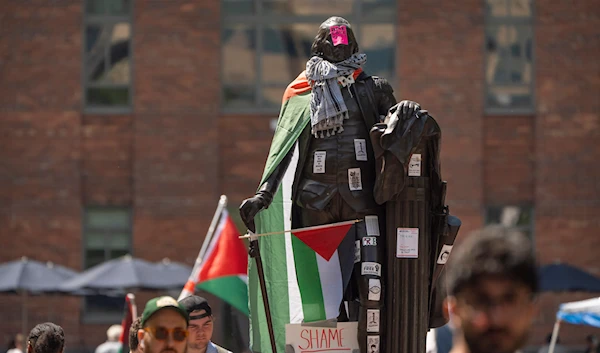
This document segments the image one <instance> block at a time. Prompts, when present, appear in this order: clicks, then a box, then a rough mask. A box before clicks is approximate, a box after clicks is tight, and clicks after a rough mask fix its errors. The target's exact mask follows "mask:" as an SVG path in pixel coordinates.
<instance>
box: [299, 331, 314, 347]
mask: <svg viewBox="0 0 600 353" xmlns="http://www.w3.org/2000/svg"><path fill="white" fill-rule="evenodd" d="M305 333H309V334H310V332H309V330H302V331H300V338H303V339H304V340H305V341H306V347H302V346H300V345H298V348H300V349H308V347H310V339H308V338H306V337H304V334H305ZM311 348H312V347H311Z"/></svg>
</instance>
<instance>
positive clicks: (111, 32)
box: [83, 0, 133, 113]
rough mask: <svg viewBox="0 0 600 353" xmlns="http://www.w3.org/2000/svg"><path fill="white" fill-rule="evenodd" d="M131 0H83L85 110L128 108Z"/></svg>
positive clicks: (129, 104) (123, 109)
mask: <svg viewBox="0 0 600 353" xmlns="http://www.w3.org/2000/svg"><path fill="white" fill-rule="evenodd" d="M132 3H133V1H131V0H86V1H85V19H84V22H85V25H84V38H83V40H84V58H83V60H84V65H83V71H84V72H83V85H84V90H83V91H84V92H83V97H84V109H85V110H86V111H92V112H111V111H112V112H115V113H122V112H124V111H127V110H128V109H129V108H130V107H131V12H132Z"/></svg>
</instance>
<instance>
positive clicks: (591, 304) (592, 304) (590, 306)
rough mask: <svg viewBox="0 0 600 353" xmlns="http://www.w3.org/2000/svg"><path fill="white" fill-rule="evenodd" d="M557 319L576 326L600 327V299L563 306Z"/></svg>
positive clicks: (557, 314)
mask: <svg viewBox="0 0 600 353" xmlns="http://www.w3.org/2000/svg"><path fill="white" fill-rule="evenodd" d="M556 319H557V320H560V321H564V322H568V323H570V324H575V325H589V326H594V327H600V297H599V298H593V299H587V300H581V301H577V302H570V303H564V304H561V305H560V309H559V310H558V313H556Z"/></svg>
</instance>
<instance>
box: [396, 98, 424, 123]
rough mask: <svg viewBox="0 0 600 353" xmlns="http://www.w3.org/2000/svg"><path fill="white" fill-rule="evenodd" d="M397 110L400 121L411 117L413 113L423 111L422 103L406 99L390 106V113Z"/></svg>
mask: <svg viewBox="0 0 600 353" xmlns="http://www.w3.org/2000/svg"><path fill="white" fill-rule="evenodd" d="M393 111H396V112H397V114H398V118H399V120H400V121H404V120H407V119H410V118H411V117H412V116H413V115H415V114H416V113H418V112H419V111H421V105H420V104H419V103H417V102H413V101H409V100H404V101H402V102H400V103H398V104H396V105H395V106H393V107H391V108H390V113H392V112H393Z"/></svg>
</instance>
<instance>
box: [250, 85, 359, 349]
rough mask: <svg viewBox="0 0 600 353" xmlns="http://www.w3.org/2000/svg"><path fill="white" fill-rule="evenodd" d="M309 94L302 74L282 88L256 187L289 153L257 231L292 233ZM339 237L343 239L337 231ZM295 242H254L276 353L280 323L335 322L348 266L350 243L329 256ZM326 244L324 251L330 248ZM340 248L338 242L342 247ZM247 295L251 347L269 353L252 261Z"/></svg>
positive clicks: (280, 340)
mask: <svg viewBox="0 0 600 353" xmlns="http://www.w3.org/2000/svg"><path fill="white" fill-rule="evenodd" d="M310 96H311V95H310V85H309V83H308V81H307V80H306V76H305V75H304V73H302V74H300V76H298V78H297V79H296V80H295V81H294V82H292V84H290V85H289V86H288V89H287V90H286V92H285V94H284V97H283V102H282V107H281V112H280V114H279V119H278V121H277V128H276V130H275V135H274V137H273V141H272V143H271V149H270V151H269V156H268V157H267V162H266V166H265V170H264V173H263V177H262V180H261V183H260V184H261V185H262V183H264V181H265V180H266V179H267V178H268V177H269V176H270V175H271V173H272V172H273V171H274V170H275V169H276V168H277V166H278V165H279V163H280V162H281V161H282V160H283V158H284V157H285V155H286V154H287V153H288V152H289V151H293V152H292V153H293V154H292V159H291V162H290V164H289V166H288V168H287V170H286V172H285V174H284V177H283V179H282V182H281V185H280V187H279V189H278V190H277V192H276V193H275V195H274V197H273V202H272V203H271V205H270V206H269V208H267V209H265V210H263V211H261V212H259V213H258V215H257V216H256V219H255V221H256V232H257V233H269V232H274V231H280V232H282V233H283V232H285V231H286V230H289V229H292V227H291V225H292V216H291V214H292V204H293V202H292V184H293V181H294V176H295V172H296V169H297V168H298V163H299V150H300V148H299V145H300V143H301V142H302V141H301V139H300V135H301V133H302V130H303V129H304V128H305V127H306V126H307V125H308V123H309V122H310ZM350 227H351V225H350V226H349V227H348V228H350ZM340 234H344V235H345V233H343V232H342V231H340ZM304 235H306V234H304ZM300 238H304V240H306V238H307V237H303V234H300ZM300 238H298V234H296V236H292V234H291V233H289V232H287V233H285V234H284V235H283V236H266V237H260V238H259V242H260V252H261V258H262V262H263V267H264V273H265V281H266V287H267V293H268V297H269V301H270V306H271V308H270V309H271V316H272V321H273V326H274V331H275V341H276V345H277V351H278V352H284V351H285V324H288V323H301V322H314V321H320V320H327V319H333V318H337V316H338V315H339V308H340V304H341V302H342V298H343V292H344V288H345V285H346V284H347V283H348V281H349V274H350V273H351V271H352V267H353V264H354V251H353V249H354V243H353V242H352V244H351V248H350V249H344V251H338V250H334V251H333V254H331V255H330V254H329V251H330V250H328V251H323V249H319V247H318V246H316V245H314V243H313V242H312V241H311V240H308V243H309V244H313V245H312V246H314V247H315V248H316V249H318V250H319V253H317V252H315V251H314V250H313V249H311V247H309V246H308V245H307V244H306V243H305V242H303V241H302V240H300ZM308 238H311V237H310V236H308ZM341 238H343V236H342V237H341ZM321 240H323V239H321ZM340 240H341V239H340ZM336 241H337V240H336ZM334 243H335V242H334ZM338 244H339V242H338ZM330 245H331V244H330ZM330 245H328V246H326V249H330ZM345 245H347V244H345V243H344V242H342V246H345ZM316 249H315V250H316ZM320 253H322V254H323V255H324V256H322V255H320ZM348 254H349V256H347V255H348ZM326 258H328V259H326ZM248 291H249V296H250V340H251V349H252V351H254V352H261V353H269V352H271V351H272V350H271V345H270V340H269V334H268V328H267V320H266V316H265V310H264V306H263V299H262V293H261V290H260V282H259V279H258V275H257V271H256V265H255V264H254V262H251V263H250V269H249V283H248Z"/></svg>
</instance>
